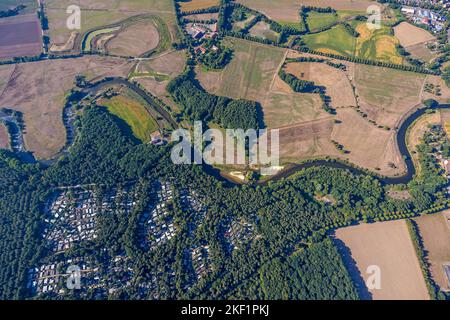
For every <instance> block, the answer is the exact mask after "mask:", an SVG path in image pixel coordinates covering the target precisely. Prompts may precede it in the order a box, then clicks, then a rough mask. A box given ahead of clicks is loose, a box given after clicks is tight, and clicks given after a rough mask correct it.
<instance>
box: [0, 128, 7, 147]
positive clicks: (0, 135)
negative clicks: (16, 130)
mask: <svg viewBox="0 0 450 320" xmlns="http://www.w3.org/2000/svg"><path fill="white" fill-rule="evenodd" d="M0 149H9V134H8V129H6V127H5V125H4V124H3V123H1V122H0Z"/></svg>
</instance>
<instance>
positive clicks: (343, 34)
mask: <svg viewBox="0 0 450 320" xmlns="http://www.w3.org/2000/svg"><path fill="white" fill-rule="evenodd" d="M303 40H304V41H305V43H306V45H307V46H308V47H309V48H311V49H313V50H317V51H322V52H326V50H332V51H334V52H336V53H338V54H341V55H344V56H352V55H353V54H354V52H355V48H356V38H355V37H353V36H352V35H351V34H350V33H349V32H348V31H347V29H345V27H343V26H342V25H337V26H335V27H333V28H331V29H329V30H326V31H324V32H320V33H316V34H309V35H306V36H305V37H303ZM328 52H329V51H328Z"/></svg>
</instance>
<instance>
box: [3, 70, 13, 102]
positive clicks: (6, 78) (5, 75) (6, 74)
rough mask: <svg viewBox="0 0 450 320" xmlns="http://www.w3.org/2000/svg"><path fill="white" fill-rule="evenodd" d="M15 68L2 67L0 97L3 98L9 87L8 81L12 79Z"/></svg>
mask: <svg viewBox="0 0 450 320" xmlns="http://www.w3.org/2000/svg"><path fill="white" fill-rule="evenodd" d="M14 69H15V66H13V65H2V66H0V97H1V96H2V93H3V91H4V90H5V88H6V86H7V85H8V81H9V79H10V77H11V74H12V73H13V72H14Z"/></svg>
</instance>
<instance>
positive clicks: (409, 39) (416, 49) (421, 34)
mask: <svg viewBox="0 0 450 320" xmlns="http://www.w3.org/2000/svg"><path fill="white" fill-rule="evenodd" d="M394 32H395V36H396V37H397V38H398V39H399V40H400V44H401V45H402V46H403V47H404V48H405V50H406V51H407V52H409V53H410V54H411V55H412V57H413V58H416V59H421V60H423V61H425V62H428V61H430V60H432V59H433V58H435V57H436V54H434V53H433V52H431V50H430V49H428V48H427V46H426V44H427V43H429V42H432V41H436V38H435V37H434V36H433V35H432V34H431V33H429V32H428V31H426V30H424V29H422V28H419V27H416V26H414V25H412V24H410V23H408V22H402V23H400V24H399V25H397V26H395V27H394Z"/></svg>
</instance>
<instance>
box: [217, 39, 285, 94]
mask: <svg viewBox="0 0 450 320" xmlns="http://www.w3.org/2000/svg"><path fill="white" fill-rule="evenodd" d="M226 42H227V45H229V46H230V47H232V48H233V50H234V57H233V60H232V61H231V62H230V64H228V65H227V67H226V68H225V70H224V71H223V72H222V80H221V84H220V87H219V91H218V93H219V94H220V95H224V96H228V97H234V98H247V99H250V100H256V101H259V100H260V99H261V98H262V97H264V96H265V94H266V93H267V92H268V90H269V89H270V84H271V82H272V80H273V77H274V76H275V74H276V73H277V70H278V66H279V65H280V63H281V62H282V60H283V57H284V53H285V50H281V49H278V48H274V47H270V46H265V45H260V44H254V43H251V42H248V41H243V40H237V39H227V41H226Z"/></svg>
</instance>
